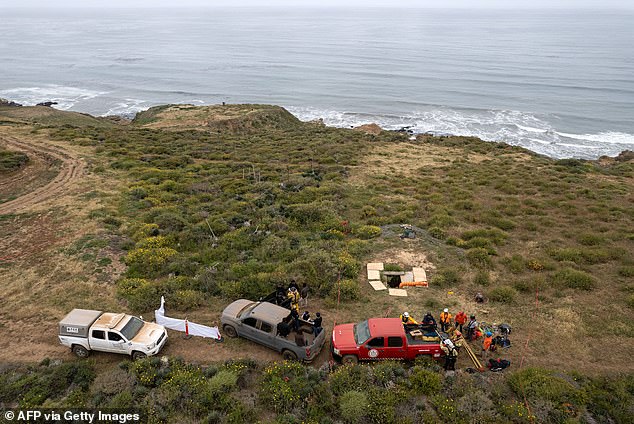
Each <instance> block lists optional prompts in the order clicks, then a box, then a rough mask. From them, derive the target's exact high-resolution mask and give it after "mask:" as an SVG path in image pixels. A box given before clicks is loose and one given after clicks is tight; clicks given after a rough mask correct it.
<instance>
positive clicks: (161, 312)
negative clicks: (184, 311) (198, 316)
mask: <svg viewBox="0 0 634 424" xmlns="http://www.w3.org/2000/svg"><path fill="white" fill-rule="evenodd" d="M154 317H155V318H156V323H157V324H159V325H162V326H164V327H165V328H169V329H170V330H176V331H182V332H183V333H188V334H190V335H192V336H200V337H208V338H210V339H220V331H218V327H207V326H206V325H202V324H196V323H195V322H190V321H187V320H186V319H176V318H170V317H166V316H165V298H164V297H163V296H161V307H160V308H158V309H157V310H156V311H154Z"/></svg>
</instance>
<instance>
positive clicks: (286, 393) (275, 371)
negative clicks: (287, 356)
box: [259, 361, 309, 413]
mask: <svg viewBox="0 0 634 424" xmlns="http://www.w3.org/2000/svg"><path fill="white" fill-rule="evenodd" d="M305 376H306V370H305V369H304V366H303V365H302V364H300V363H299V362H293V361H285V362H277V363H273V364H271V365H269V366H268V367H266V368H265V369H264V372H263V373H262V376H261V379H260V388H259V393H260V402H262V403H263V404H264V405H266V406H267V407H268V408H272V409H273V410H274V411H275V412H277V413H280V412H282V413H283V412H289V411H290V410H291V409H293V408H297V407H301V404H302V396H301V394H302V391H303V390H302V389H304V387H305V386H307V385H308V384H309V383H308V381H307V380H306V378H305Z"/></svg>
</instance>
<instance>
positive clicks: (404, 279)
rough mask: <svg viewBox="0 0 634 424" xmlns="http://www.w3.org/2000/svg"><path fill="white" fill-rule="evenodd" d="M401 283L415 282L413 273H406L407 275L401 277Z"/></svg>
mask: <svg viewBox="0 0 634 424" xmlns="http://www.w3.org/2000/svg"><path fill="white" fill-rule="evenodd" d="M401 282H402V283H413V282H414V273H413V272H406V273H405V274H403V275H401Z"/></svg>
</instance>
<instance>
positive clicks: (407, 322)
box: [401, 312, 418, 325]
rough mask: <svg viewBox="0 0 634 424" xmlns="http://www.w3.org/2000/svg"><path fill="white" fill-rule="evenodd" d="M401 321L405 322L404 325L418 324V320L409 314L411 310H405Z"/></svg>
mask: <svg viewBox="0 0 634 424" xmlns="http://www.w3.org/2000/svg"><path fill="white" fill-rule="evenodd" d="M401 321H402V322H403V325H418V322H417V321H416V320H415V319H414V318H412V317H411V316H409V312H403V313H402V314H401Z"/></svg>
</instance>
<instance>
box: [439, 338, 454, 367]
mask: <svg viewBox="0 0 634 424" xmlns="http://www.w3.org/2000/svg"><path fill="white" fill-rule="evenodd" d="M440 349H441V350H442V351H443V352H444V353H445V365H444V367H443V368H444V369H445V371H455V370H456V359H458V349H456V346H454V344H453V343H452V342H451V340H449V339H445V340H443V342H442V343H441V344H440Z"/></svg>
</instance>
